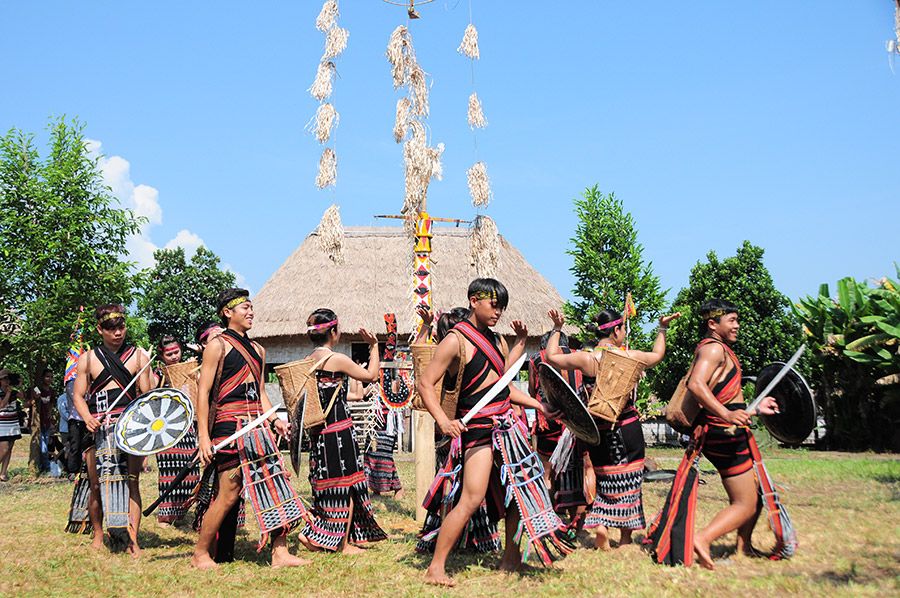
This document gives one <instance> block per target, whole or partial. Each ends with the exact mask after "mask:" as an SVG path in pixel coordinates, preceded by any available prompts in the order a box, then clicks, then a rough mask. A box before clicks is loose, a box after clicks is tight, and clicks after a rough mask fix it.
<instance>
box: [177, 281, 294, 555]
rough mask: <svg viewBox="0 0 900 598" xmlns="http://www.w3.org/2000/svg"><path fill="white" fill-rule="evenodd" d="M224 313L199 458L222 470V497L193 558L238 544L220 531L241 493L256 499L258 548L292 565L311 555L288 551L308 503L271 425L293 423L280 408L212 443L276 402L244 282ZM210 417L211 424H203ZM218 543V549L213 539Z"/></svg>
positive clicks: (225, 301)
mask: <svg viewBox="0 0 900 598" xmlns="http://www.w3.org/2000/svg"><path fill="white" fill-rule="evenodd" d="M218 312H219V314H220V316H221V317H222V320H223V323H224V324H225V325H226V327H227V328H226V330H225V331H224V332H223V333H222V334H221V335H220V336H219V337H218V338H216V339H215V340H214V341H213V342H210V343H209V344H208V345H207V347H206V349H205V350H204V352H203V364H202V366H201V369H200V382H199V392H198V397H197V420H198V421H199V422H201V425H200V426H199V430H198V437H199V448H200V458H201V460H202V462H203V464H204V465H205V466H207V467H214V468H215V474H216V475H217V476H218V485H217V489H216V496H215V498H214V499H213V501H212V504H211V505H210V506H209V509H208V510H207V511H206V512H205V513H204V514H203V517H202V523H201V526H200V534H199V537H198V539H197V544H196V546H195V547H194V554H193V557H192V559H191V564H193V565H194V566H195V567H197V568H199V569H212V568H215V567H217V566H218V565H217V564H216V561H215V560H213V556H212V554H213V553H216V552H217V551H223V550H224V551H227V552H231V551H233V546H225V545H224V544H225V539H224V538H223V537H222V536H221V535H219V537H218V540H217V538H216V536H217V534H218V532H219V531H220V527H221V526H222V523H223V521H225V519H226V517H228V516H229V515H230V514H231V513H232V512H233V511H234V510H235V509H236V508H237V504H238V500H239V498H240V497H241V496H242V495H243V496H244V497H246V500H247V502H248V503H249V504H251V505H252V507H253V511H254V513H255V515H256V521H257V525H258V527H259V531H260V540H259V545H258V547H257V550H262V548H263V547H264V546H265V545H266V543H267V541H268V540H270V539H271V543H272V567H274V568H278V567H293V566H298V565H304V564H307V563H309V561H307V560H304V559H300V558H298V557H296V556H294V555H292V554H290V552H288V548H287V533H288V532H289V531H290V530H291V529H293V528H294V527H297V526H298V525H299V524H300V523H301V522H302V521H303V520H305V519H306V518H307V517H308V512H307V510H306V507H305V506H304V505H303V503H302V502H301V500H300V497H299V496H298V495H297V492H296V490H294V488H293V487H292V486H291V483H290V479H289V477H288V473H287V467H285V465H284V461H283V459H282V458H281V454H280V452H279V451H278V448H277V441H276V440H275V437H274V435H273V434H272V431H271V429H270V427H269V426H271V427H272V428H274V429H275V431H276V432H277V433H278V434H279V435H280V436H282V437H287V436H288V435H289V425H288V424H287V423H285V422H283V421H281V420H280V419H278V416H277V415H274V414H273V415H272V416H271V417H270V418H269V421H268V422H264V423H263V424H262V425H260V426H257V427H255V428H251V429H250V430H249V432H248V433H246V434H244V435H243V436H240V437H239V438H237V439H236V441H234V442H232V443H231V444H229V445H226V446H224V447H223V448H222V449H220V450H218V451H217V452H213V450H212V447H213V445H215V444H216V443H218V442H220V441H222V440H225V439H226V438H228V437H230V436H231V435H232V434H234V433H235V432H236V431H238V430H239V429H241V428H244V427H245V426H246V425H247V424H248V422H250V421H252V420H254V419H256V418H258V417H259V416H260V414H261V413H263V412H266V411H269V410H270V409H271V406H272V405H271V402H270V401H269V396H268V394H267V393H266V387H265V383H264V379H263V373H264V372H265V371H266V368H265V357H266V352H265V350H264V349H263V348H262V347H261V346H260V345H259V344H258V343H255V342H253V341H251V340H250V338H249V337H248V336H247V332H248V331H249V330H250V328H251V327H252V326H253V304H252V302H251V301H250V297H249V293H248V292H247V291H246V290H244V289H226V290H224V291H222V293H220V294H219V299H218ZM204 422H206V423H207V425H203V423H204ZM214 543H215V545H216V546H215V548H213V545H214Z"/></svg>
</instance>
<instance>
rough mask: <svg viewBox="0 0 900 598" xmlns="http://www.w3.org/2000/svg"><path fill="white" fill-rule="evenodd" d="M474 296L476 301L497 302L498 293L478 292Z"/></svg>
mask: <svg viewBox="0 0 900 598" xmlns="http://www.w3.org/2000/svg"><path fill="white" fill-rule="evenodd" d="M472 296H473V297H475V299H476V300H481V299H487V300H488V301H496V300H497V293H496V292H494V291H490V292H489V291H478V292H477V293H475V294H474V295H472Z"/></svg>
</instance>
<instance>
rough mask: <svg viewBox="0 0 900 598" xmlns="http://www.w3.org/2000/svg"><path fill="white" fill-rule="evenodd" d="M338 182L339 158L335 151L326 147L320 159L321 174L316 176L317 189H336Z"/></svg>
mask: <svg viewBox="0 0 900 598" xmlns="http://www.w3.org/2000/svg"><path fill="white" fill-rule="evenodd" d="M336 182H337V156H336V155H335V153H334V150H333V149H331V148H330V147H326V148H325V151H323V152H322V157H321V158H319V174H318V175H317V176H316V187H318V188H319V189H324V188H325V187H334V185H335V183H336Z"/></svg>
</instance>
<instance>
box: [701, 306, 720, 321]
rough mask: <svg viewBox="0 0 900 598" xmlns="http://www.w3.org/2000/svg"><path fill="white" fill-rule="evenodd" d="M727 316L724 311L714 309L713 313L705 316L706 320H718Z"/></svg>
mask: <svg viewBox="0 0 900 598" xmlns="http://www.w3.org/2000/svg"><path fill="white" fill-rule="evenodd" d="M724 315H725V310H724V309H714V310H712V311H711V312H709V313H707V314H706V315H704V316H703V319H704V320H715V319H716V318H721V317H722V316H724Z"/></svg>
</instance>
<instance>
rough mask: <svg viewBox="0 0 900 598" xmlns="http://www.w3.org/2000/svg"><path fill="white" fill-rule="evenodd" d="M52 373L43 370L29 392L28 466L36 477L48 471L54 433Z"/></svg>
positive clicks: (48, 370) (47, 369)
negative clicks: (29, 447)
mask: <svg viewBox="0 0 900 598" xmlns="http://www.w3.org/2000/svg"><path fill="white" fill-rule="evenodd" d="M52 386H53V372H52V371H51V370H50V369H49V368H44V371H43V372H42V373H41V378H40V381H39V382H38V384H37V386H35V387H34V388H33V389H32V391H31V407H32V414H33V418H32V421H31V451H30V453H29V456H28V466H29V467H30V468H32V469H33V471H34V472H35V474H36V475H40V474H42V473H44V472H46V471H50V443H51V436H52V435H53V433H54V431H55V425H54V424H55V421H54V419H55V413H54V407H55V404H54V401H53V390H52Z"/></svg>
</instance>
